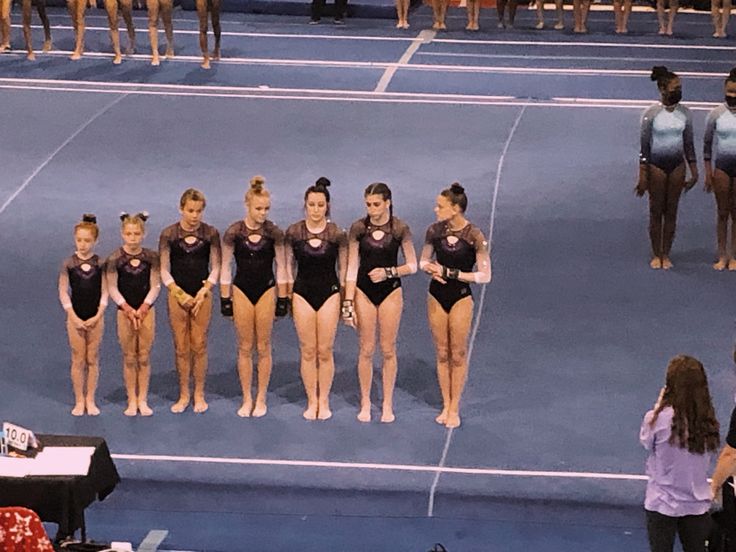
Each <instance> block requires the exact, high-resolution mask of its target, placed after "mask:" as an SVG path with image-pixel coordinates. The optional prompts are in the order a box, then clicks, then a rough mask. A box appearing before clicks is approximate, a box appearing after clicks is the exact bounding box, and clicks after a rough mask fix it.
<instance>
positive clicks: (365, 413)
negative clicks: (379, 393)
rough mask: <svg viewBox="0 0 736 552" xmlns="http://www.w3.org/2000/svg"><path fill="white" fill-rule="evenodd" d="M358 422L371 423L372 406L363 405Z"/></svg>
mask: <svg viewBox="0 0 736 552" xmlns="http://www.w3.org/2000/svg"><path fill="white" fill-rule="evenodd" d="M358 421H359V422H364V423H366V422H370V421H371V405H370V404H368V405H363V406H361V407H360V412H358Z"/></svg>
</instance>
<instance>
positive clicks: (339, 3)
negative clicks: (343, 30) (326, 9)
mask: <svg viewBox="0 0 736 552" xmlns="http://www.w3.org/2000/svg"><path fill="white" fill-rule="evenodd" d="M347 9H348V0H335V24H336V25H341V24H343V23H344V22H345V14H346V13H347Z"/></svg>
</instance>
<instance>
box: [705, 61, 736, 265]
mask: <svg viewBox="0 0 736 552" xmlns="http://www.w3.org/2000/svg"><path fill="white" fill-rule="evenodd" d="M724 92H725V99H724V102H723V103H722V104H721V105H719V106H718V107H716V108H715V109H713V111H711V112H710V113H709V114H708V118H707V119H706V121H705V137H704V138H703V159H704V161H705V190H706V191H707V192H713V193H714V195H715V196H716V207H717V212H718V219H717V220H718V222H717V231H716V233H717V238H718V260H717V261H716V263H715V264H714V265H713V268H715V269H716V270H723V269H724V268H726V267H728V270H736V224H735V223H736V197H734V195H735V194H736V191H735V190H734V178H736V67H734V68H733V69H731V73H730V74H729V75H728V77H727V78H726V83H725V91H724ZM714 143H715V148H714V146H713V144H714ZM714 149H715V163H714V159H713V157H714V155H713V153H714V152H713V150H714ZM714 165H715V168H714ZM729 220H730V221H731V247H730V248H728V222H729Z"/></svg>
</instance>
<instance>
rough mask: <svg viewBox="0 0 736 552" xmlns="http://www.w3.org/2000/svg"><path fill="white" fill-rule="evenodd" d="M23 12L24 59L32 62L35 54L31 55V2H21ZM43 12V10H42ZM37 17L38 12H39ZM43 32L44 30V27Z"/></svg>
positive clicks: (25, 0) (28, 0) (27, 0)
mask: <svg viewBox="0 0 736 552" xmlns="http://www.w3.org/2000/svg"><path fill="white" fill-rule="evenodd" d="M21 9H22V11H23V39H24V40H25V43H26V59H28V60H29V61H33V60H34V59H36V54H34V53H33V36H32V34H31V15H32V11H33V2H32V1H31V0H23V2H22V4H21ZM44 11H45V10H44ZM39 15H41V14H40V12H39ZM44 31H46V28H45V27H44Z"/></svg>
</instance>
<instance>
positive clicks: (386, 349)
mask: <svg viewBox="0 0 736 552" xmlns="http://www.w3.org/2000/svg"><path fill="white" fill-rule="evenodd" d="M364 197H365V205H366V211H367V216H366V217H365V218H362V219H359V220H357V221H355V222H354V223H353V225H352V226H351V227H350V233H349V237H348V271H347V281H346V284H345V299H344V300H343V306H342V314H343V319H344V321H345V322H346V323H347V324H349V325H354V326H357V329H358V335H359V338H360V352H359V356H358V379H359V381H360V412H359V413H358V420H360V421H361V422H370V421H371V384H372V380H373V352H374V350H375V346H376V331H378V342H379V344H380V347H381V354H382V356H383V369H382V377H383V411H382V413H381V421H382V422H384V423H389V422H393V421H394V419H395V416H394V407H393V404H394V402H393V396H394V386H395V384H396V372H397V368H398V366H397V359H396V336H397V334H398V332H399V323H400V322H401V311H402V308H403V305H404V298H403V294H402V290H401V277H403V276H408V275H409V274H414V273H415V272H416V271H417V256H416V253H415V252H414V244H413V243H412V241H411V231H410V230H409V227H408V226H407V225H406V224H405V223H404V222H403V221H401V220H400V219H398V218H396V217H394V216H393V202H392V199H391V189H390V188H389V187H388V186H387V185H386V184H384V183H383V182H377V183H375V184H371V185H370V186H368V187H367V188H366V189H365V193H364ZM399 250H401V252H402V254H403V257H404V264H401V265H399V262H398V259H399Z"/></svg>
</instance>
